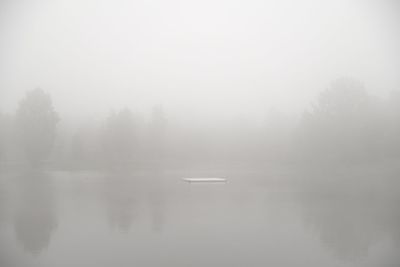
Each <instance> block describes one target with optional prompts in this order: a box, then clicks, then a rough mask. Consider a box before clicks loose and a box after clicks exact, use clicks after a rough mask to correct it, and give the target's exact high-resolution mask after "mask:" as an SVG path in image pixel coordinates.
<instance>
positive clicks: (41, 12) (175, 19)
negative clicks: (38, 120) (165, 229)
mask: <svg viewBox="0 0 400 267" xmlns="http://www.w3.org/2000/svg"><path fill="white" fill-rule="evenodd" d="M0 9H1V11H0V16H1V17H0V23H1V24H0V34H1V35H0V36H1V42H0V56H1V60H0V110H2V111H12V110H14V109H15V107H16V105H17V103H18V99H19V98H21V97H22V96H23V95H24V92H25V91H26V90H29V89H33V88H35V87H41V88H43V89H44V90H46V91H48V92H50V93H51V94H52V96H53V100H54V102H55V105H56V106H57V109H58V111H59V112H60V113H62V114H65V115H66V116H67V115H74V114H75V115H76V114H77V113H79V114H90V113H96V112H106V111H108V110H109V109H110V108H119V107H123V106H128V107H130V108H132V109H133V110H139V111H140V110H146V109H148V108H150V107H151V106H153V105H156V104H163V105H164V107H165V108H166V109H167V110H168V111H169V112H170V113H172V114H173V113H175V114H177V113H179V112H181V113H184V114H186V115H187V114H194V113H196V114H202V115H204V116H210V115H213V116H215V117H224V116H237V115H238V116H245V117H246V116H247V117H255V116H256V115H257V116H260V114H261V115H263V114H265V112H266V111H268V110H269V109H271V108H275V109H279V110H282V111H287V112H297V111H300V110H302V109H303V108H304V107H306V106H307V105H309V103H310V101H312V100H313V99H314V98H315V96H316V95H317V93H318V91H320V90H323V89H324V88H326V87H327V85H328V84H329V82H330V81H331V80H333V79H335V78H337V77H340V76H343V75H346V76H352V77H355V78H357V79H360V80H361V81H363V82H364V83H365V85H366V86H367V88H368V89H369V90H370V91H371V92H372V93H374V94H378V95H384V94H386V93H387V92H389V91H390V90H393V89H396V87H397V85H398V84H399V75H398V70H399V68H398V67H397V66H398V63H399V60H398V58H397V53H396V52H397V50H398V47H399V46H398V43H396V42H395V37H396V35H395V31H394V29H393V25H394V23H393V21H392V20H391V17H390V15H389V13H387V12H386V11H385V10H384V8H383V7H382V6H381V5H380V4H379V3H376V2H373V1H363V0H335V1H333V0H330V1H328V0H326V1H324V0H284V1H277V0H276V1H266V0H202V1H192V0H182V1H178V0H168V1H166V0H129V1H128V0H126V1H124V0H113V1H111V0H108V1H106V0H37V1H34V0H32V1H28V0H13V1H11V0H3V1H2V4H1V5H0Z"/></svg>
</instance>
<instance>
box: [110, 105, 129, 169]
mask: <svg viewBox="0 0 400 267" xmlns="http://www.w3.org/2000/svg"><path fill="white" fill-rule="evenodd" d="M135 134H136V132H135V123H134V118H133V114H132V112H131V111H130V110H129V109H123V110H122V111H119V112H117V113H112V114H111V115H110V116H109V118H108V119H107V121H106V126H105V131H104V139H103V142H104V149H105V152H106V160H107V161H108V162H109V163H111V164H116V163H123V162H125V163H126V162H129V161H131V160H132V157H133V154H134V145H135Z"/></svg>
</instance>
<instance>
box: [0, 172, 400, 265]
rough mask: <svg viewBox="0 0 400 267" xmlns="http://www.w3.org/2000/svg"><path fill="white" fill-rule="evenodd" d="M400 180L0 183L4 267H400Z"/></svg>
mask: <svg viewBox="0 0 400 267" xmlns="http://www.w3.org/2000/svg"><path fill="white" fill-rule="evenodd" d="M288 173H291V174H288ZM397 173H398V172H397V171H384V172H382V170H381V169H372V170H371V169H369V170H363V171H359V170H358V171H341V172H338V173H332V172H324V171H319V172H312V173H311V172H310V173H307V172H302V173H296V172H287V171H286V172H285V171H282V172H250V171H235V172H232V171H231V172H223V171H218V172H217V171H214V172H205V171H204V170H203V171H193V170H191V171H188V170H181V171H153V172H150V171H142V172H125V173H124V172H118V173H115V172H114V173H112V172H109V173H94V172H48V171H47V172H46V171H40V170H35V171H21V172H9V173H3V174H2V175H1V178H0V266H1V267H8V266H18V267H20V266H52V267H54V266H75V267H79V266H85V267H88V266H96V267H103V266H185V267H188V266H218V267H220V266H310V267H313V266H318V267H320V266H399V263H400V257H399V255H400V205H399V204H400V196H399V194H398V190H397V188H399V185H400V183H399V182H397V180H398V178H399V177H397ZM208 174H209V175H210V176H213V177H215V176H218V177H220V176H223V177H225V178H227V179H229V182H228V183H226V184H188V183H185V182H183V181H182V180H181V178H182V177H188V176H200V177H204V176H206V175H208Z"/></svg>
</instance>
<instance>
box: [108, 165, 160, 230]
mask: <svg viewBox="0 0 400 267" xmlns="http://www.w3.org/2000/svg"><path fill="white" fill-rule="evenodd" d="M104 185H105V188H104V200H105V202H106V203H105V207H106V211H107V217H108V222H109V225H110V227H111V228H117V229H118V230H120V231H122V232H128V231H129V230H130V228H131V225H132V223H133V222H134V220H135V219H137V218H138V216H139V212H141V211H143V212H144V214H146V215H147V214H148V215H149V216H150V221H151V227H152V230H153V231H156V232H159V231H162V229H163V225H164V222H165V206H166V204H165V192H164V186H163V176H162V174H161V173H160V172H159V171H153V172H149V173H146V174H144V173H142V174H141V173H140V172H131V171H128V170H119V171H113V172H110V173H109V174H108V175H107V176H106V179H105V183H104Z"/></svg>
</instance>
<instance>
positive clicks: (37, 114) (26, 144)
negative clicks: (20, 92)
mask: <svg viewBox="0 0 400 267" xmlns="http://www.w3.org/2000/svg"><path fill="white" fill-rule="evenodd" d="M58 120H59V119H58V115H57V113H56V112H55V111H54V108H53V105H52V101H51V98H50V95H49V94H47V93H45V92H44V91H43V90H42V89H34V90H32V91H29V92H27V94H26V95H25V97H24V98H23V99H22V101H21V102H20V103H19V107H18V110H17V114H16V123H17V131H18V133H19V138H20V142H21V145H22V147H23V150H24V152H25V155H26V157H27V158H28V159H29V160H30V162H31V163H35V164H37V163H39V162H40V161H43V160H44V159H46V158H47V157H48V156H49V154H50V152H51V151H52V148H53V144H54V140H55V136H56V125H57V122H58Z"/></svg>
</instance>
